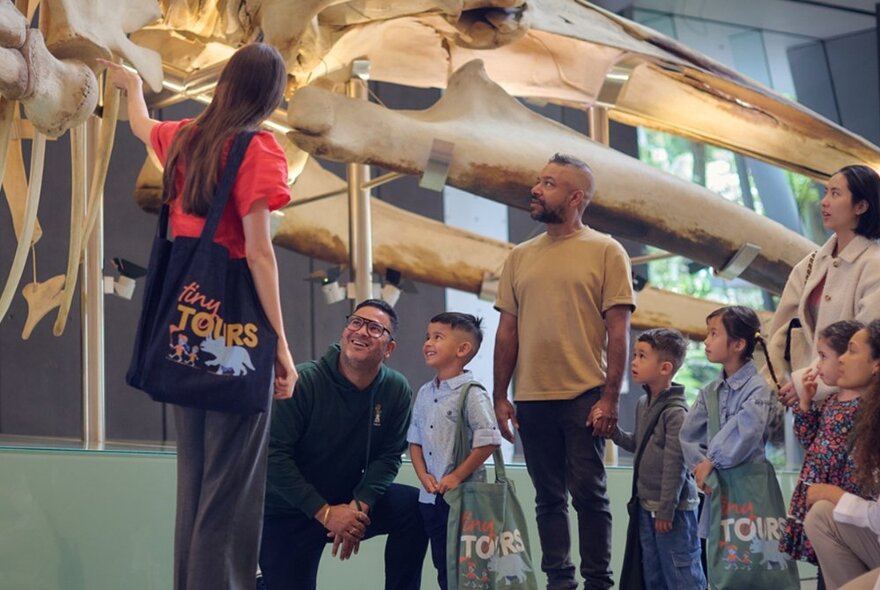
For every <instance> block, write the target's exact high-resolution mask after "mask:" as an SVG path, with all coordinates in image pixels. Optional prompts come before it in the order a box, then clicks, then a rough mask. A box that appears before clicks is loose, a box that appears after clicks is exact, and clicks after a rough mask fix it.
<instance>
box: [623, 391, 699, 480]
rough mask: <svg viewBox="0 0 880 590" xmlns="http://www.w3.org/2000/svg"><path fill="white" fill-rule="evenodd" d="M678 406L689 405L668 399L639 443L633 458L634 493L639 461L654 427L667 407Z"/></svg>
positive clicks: (637, 478) (685, 407)
mask: <svg viewBox="0 0 880 590" xmlns="http://www.w3.org/2000/svg"><path fill="white" fill-rule="evenodd" d="M672 407H676V408H684V409H685V410H687V406H686V405H684V404H683V403H681V402H679V401H668V402H666V403H664V404H663V406H662V407H661V408H660V411H659V412H657V413H656V414H655V415H654V418H653V419H652V420H651V422H650V424H648V428H646V429H645V436H644V438H642V442H641V443H640V444H639V448H638V450H637V451H636V454H635V457H634V458H633V478H632V495H633V496H635V495H636V491H637V490H636V484H637V483H638V481H639V463H641V461H642V454H643V453H644V452H645V448H646V447H647V446H648V441H649V440H651V437H652V436H653V435H654V429H655V428H656V427H657V423H658V422H659V421H660V418H661V417H662V416H663V412H665V411H666V410H667V409H669V408H672Z"/></svg>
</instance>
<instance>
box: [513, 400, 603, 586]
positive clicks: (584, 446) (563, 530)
mask: <svg viewBox="0 0 880 590" xmlns="http://www.w3.org/2000/svg"><path fill="white" fill-rule="evenodd" d="M600 394H601V389H600V388H598V387H596V388H593V389H590V390H589V391H586V392H585V393H583V394H581V395H580V396H578V397H576V398H575V399H572V400H553V401H529V402H519V403H517V405H516V417H517V421H518V422H519V435H520V438H521V440H522V444H523V452H524V453H525V458H526V467H527V468H528V471H529V476H530V477H531V479H532V483H533V484H534V486H535V503H536V507H535V513H536V515H537V520H538V535H539V537H540V539H541V552H542V557H541V569H542V570H543V571H544V573H546V574H547V588H548V590H573V589H575V588H577V581H576V579H575V568H574V564H573V563H572V561H571V533H570V532H569V526H568V492H570V493H571V497H572V504H573V505H574V509H575V511H577V516H578V519H577V520H578V542H579V546H580V557H581V576H583V578H584V587H585V588H587V589H588V590H605V589H607V588H611V587H612V586H613V581H612V579H611V507H610V503H609V501H608V494H607V493H606V487H607V483H606V479H605V465H604V455H605V439H604V438H600V437H595V438H594V437H593V429H592V428H588V427H587V426H586V422H587V417H588V416H589V415H590V409H591V408H592V407H593V404H595V403H596V401H597V400H598V399H599V396H600Z"/></svg>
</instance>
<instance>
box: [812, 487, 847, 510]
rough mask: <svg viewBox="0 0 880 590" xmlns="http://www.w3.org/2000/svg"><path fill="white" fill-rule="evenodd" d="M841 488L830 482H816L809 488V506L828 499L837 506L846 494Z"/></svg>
mask: <svg viewBox="0 0 880 590" xmlns="http://www.w3.org/2000/svg"><path fill="white" fill-rule="evenodd" d="M845 493H846V492H844V491H843V490H842V489H841V488H839V487H837V486H834V485H831V484H828V483H814V484H813V485H811V486H810V487H808V488H807V508H810V507H812V506H813V504H815V503H816V502H818V501H819V500H828V501H829V502H831V503H832V504H834V505H835V506H837V503H838V502H840V498H841V497H843V494H845Z"/></svg>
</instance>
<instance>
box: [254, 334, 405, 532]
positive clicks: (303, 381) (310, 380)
mask: <svg viewBox="0 0 880 590" xmlns="http://www.w3.org/2000/svg"><path fill="white" fill-rule="evenodd" d="M339 352H340V348H339V345H338V344H334V345H332V346H331V347H330V348H329V349H328V350H327V353H326V354H325V355H324V356H323V357H322V358H321V359H320V360H318V361H309V362H307V363H303V364H301V365H298V366H297V371H298V372H299V380H298V381H297V383H296V388H295V390H294V392H293V397H291V398H290V399H285V400H275V402H274V403H273V406H272V426H271V430H270V435H269V472H268V476H267V482H266V508H265V514H266V515H267V516H273V515H291V514H297V513H303V514H305V515H306V516H308V517H309V518H312V517H313V516H314V515H315V513H316V512H317V511H318V510H319V509H320V508H321V506H323V505H324V504H325V503H327V504H331V505H334V504H344V503H345V504H347V503H348V502H351V501H352V500H353V499H358V500H360V501H362V502H366V504H367V505H368V506H370V507H373V506H375V505H376V502H377V501H378V500H379V498H381V497H382V494H384V493H385V490H386V489H387V488H388V485H389V484H390V483H391V482H392V481H393V480H394V478H395V477H396V476H397V471H398V469H400V463H401V456H402V455H403V452H404V450H405V449H406V431H407V428H408V427H409V420H410V412H411V407H412V389H410V386H409V383H408V382H407V380H406V378H405V377H404V376H403V375H401V374H400V373H398V372H397V371H395V370H393V369H389V368H388V367H386V366H385V365H384V364H383V365H382V366H381V368H380V369H379V374H378V375H377V376H376V378H375V379H374V380H373V382H372V383H371V384H370V386H369V387H367V388H366V389H364V390H359V389H357V388H356V387H355V386H354V385H352V383H351V382H350V381H349V380H348V379H346V378H345V377H344V376H343V375H342V373H340V372H339V365H338V363H339ZM371 400H372V403H371ZM368 434H369V458H367V438H368ZM365 465H366V472H364V467H365Z"/></svg>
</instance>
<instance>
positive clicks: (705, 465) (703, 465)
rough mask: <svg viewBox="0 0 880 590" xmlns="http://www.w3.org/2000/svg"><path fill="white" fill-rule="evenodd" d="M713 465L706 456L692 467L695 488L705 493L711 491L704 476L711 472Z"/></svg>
mask: <svg viewBox="0 0 880 590" xmlns="http://www.w3.org/2000/svg"><path fill="white" fill-rule="evenodd" d="M713 469H715V466H714V465H712V462H711V461H709V459H708V458H706V459H703V460H702V461H701V462H700V463H699V464H697V466H696V467H694V479H696V480H697V488H699V489H701V490H703V492H704V493H706V494H711V493H712V488H710V487H709V486H707V485H706V478H707V477H709V474H710V473H712V470H713Z"/></svg>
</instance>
